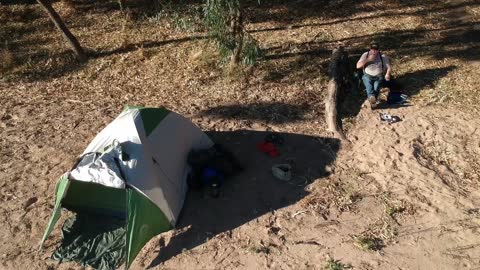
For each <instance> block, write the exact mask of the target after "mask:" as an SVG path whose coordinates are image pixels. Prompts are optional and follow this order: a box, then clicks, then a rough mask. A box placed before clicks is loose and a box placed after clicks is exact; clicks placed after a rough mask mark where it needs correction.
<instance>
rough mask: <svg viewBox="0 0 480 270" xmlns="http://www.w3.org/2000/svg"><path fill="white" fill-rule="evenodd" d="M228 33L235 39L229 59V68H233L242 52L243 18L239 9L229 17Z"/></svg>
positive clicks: (238, 61)
mask: <svg viewBox="0 0 480 270" xmlns="http://www.w3.org/2000/svg"><path fill="white" fill-rule="evenodd" d="M230 31H231V33H232V35H233V38H234V39H235V45H236V46H235V49H234V50H233V52H232V56H231V58H230V67H235V66H237V65H238V63H240V58H241V55H242V50H243V35H244V33H243V17H242V10H241V7H239V8H238V10H236V11H235V12H234V13H233V14H232V17H231V21H230Z"/></svg>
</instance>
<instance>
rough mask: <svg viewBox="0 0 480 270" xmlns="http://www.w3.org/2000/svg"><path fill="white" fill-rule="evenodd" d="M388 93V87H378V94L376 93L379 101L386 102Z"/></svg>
mask: <svg viewBox="0 0 480 270" xmlns="http://www.w3.org/2000/svg"><path fill="white" fill-rule="evenodd" d="M389 94H390V88H388V87H384V88H382V89H380V94H379V95H378V99H379V100H381V101H385V102H387V100H388V95H389Z"/></svg>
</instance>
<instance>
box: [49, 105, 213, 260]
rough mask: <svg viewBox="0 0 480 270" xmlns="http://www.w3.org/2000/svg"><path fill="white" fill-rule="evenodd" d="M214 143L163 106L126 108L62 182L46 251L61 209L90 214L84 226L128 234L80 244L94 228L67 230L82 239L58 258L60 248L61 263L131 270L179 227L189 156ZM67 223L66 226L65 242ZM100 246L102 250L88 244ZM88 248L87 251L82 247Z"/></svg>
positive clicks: (188, 122) (70, 243) (64, 248)
mask: <svg viewBox="0 0 480 270" xmlns="http://www.w3.org/2000/svg"><path fill="white" fill-rule="evenodd" d="M212 145H213V143H212V141H211V140H210V139H209V138H208V136H207V135H206V134H205V133H203V132H202V131H201V130H200V129H199V128H198V127H196V126H195V125H194V124H193V123H191V122H190V121H189V120H187V119H186V118H184V117H182V116H180V115H179V114H176V113H174V112H171V111H168V110H166V109H164V108H141V107H126V108H125V110H124V111H123V112H122V113H121V114H120V115H119V116H118V117H117V118H116V119H115V120H114V121H113V122H111V123H110V124H109V125H108V126H107V127H105V128H104V129H103V130H102V131H101V132H100V133H99V134H98V135H97V136H96V137H95V138H94V139H93V141H92V142H91V143H90V144H89V145H88V147H87V148H86V149H85V151H84V153H83V154H82V156H81V157H80V158H79V160H78V162H77V164H75V166H74V167H73V168H72V170H70V171H69V172H67V173H65V174H64V175H63V176H62V177H61V178H60V180H59V181H58V183H57V186H56V203H55V207H54V210H53V215H52V217H51V218H50V221H49V223H48V225H47V228H46V231H45V233H44V236H43V238H42V242H41V243H42V245H43V242H44V241H45V240H46V238H47V237H48V236H49V234H50V233H51V232H52V230H53V228H54V226H55V224H56V222H57V221H58V219H59V217H60V213H61V209H62V208H66V209H68V210H71V211H72V212H75V213H76V214H77V216H81V215H83V216H88V217H89V222H87V223H85V224H89V223H91V222H92V221H95V220H96V221H99V222H107V223H108V221H110V220H111V221H117V220H119V219H120V220H121V223H123V225H121V226H120V228H121V231H122V230H123V232H122V233H120V234H117V235H116V236H115V237H103V238H101V241H98V239H97V240H94V241H90V240H89V241H86V240H85V238H81V234H82V233H84V234H85V235H87V233H86V232H85V230H88V228H87V227H88V226H84V227H83V228H82V226H80V225H78V224H81V223H80V222H77V226H73V225H72V224H69V226H70V227H68V228H67V229H69V230H70V231H69V230H67V232H71V231H72V230H71V229H72V226H73V227H76V228H79V235H76V236H75V237H73V238H75V241H70V240H71V239H70V240H68V241H70V242H69V243H67V244H66V247H65V246H64V247H63V249H62V250H61V251H60V252H58V251H59V249H57V252H56V253H57V256H56V259H60V260H66V261H68V260H75V261H79V262H81V263H83V264H84V265H90V266H92V267H94V268H104V269H108V268H115V267H118V266H119V265H118V264H119V263H121V262H122V261H123V260H125V263H126V267H127V268H128V267H129V266H130V265H131V263H132V261H133V260H134V258H135V257H136V255H137V254H138V253H139V252H140V250H141V249H142V247H143V246H144V245H145V244H146V243H147V242H148V241H149V240H150V239H151V238H152V237H154V236H155V235H157V234H159V233H161V232H165V231H167V230H170V229H172V228H173V227H174V226H175V224H176V222H177V219H178V216H179V214H180V211H181V209H182V207H183V202H184V199H185V195H186V191H187V182H186V178H187V175H188V173H189V170H190V168H189V166H188V164H187V155H188V153H189V152H190V151H191V150H192V149H195V150H198V149H206V148H209V147H211V146H212ZM67 225H68V224H67V222H65V224H64V242H67V237H66V235H65V227H66V226H67ZM110 225H111V224H110ZM97 227H98V226H97ZM107 227H108V226H107ZM118 227H119V226H116V227H115V226H114V227H111V226H110V228H118ZM82 230H83V231H82ZM110 232H111V230H110ZM93 234H94V235H95V237H97V235H96V234H95V233H93ZM114 242H115V243H114ZM98 243H101V244H102V245H103V246H102V247H101V248H99V247H91V246H89V245H92V244H98ZM118 243H120V244H118ZM63 244H64V243H62V245H63ZM68 245H70V246H68ZM72 245H73V246H74V247H72ZM82 245H83V246H84V248H78V246H82ZM85 246H86V247H85ZM113 247H115V248H116V249H115V252H114V251H113V250H111V249H112V248H113ZM118 248H120V249H118ZM79 250H80V251H79ZM85 250H89V253H88V254H87V253H86V252H84V251H85ZM92 250H93V252H92ZM62 252H63V253H62ZM67 253H75V254H73V255H72V254H67ZM112 254H117V255H118V256H117V255H116V257H115V256H113V255H112ZM54 255H55V254H54ZM54 257H55V256H54ZM87 257H88V258H87ZM113 257H115V258H113Z"/></svg>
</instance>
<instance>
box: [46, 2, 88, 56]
mask: <svg viewBox="0 0 480 270" xmlns="http://www.w3.org/2000/svg"><path fill="white" fill-rule="evenodd" d="M37 2H38V3H39V4H40V5H41V6H42V7H43V9H44V10H45V11H46V12H47V14H48V16H49V17H50V19H52V21H53V23H54V24H55V26H56V27H57V28H58V30H60V32H61V33H62V35H63V37H64V38H65V39H66V40H67V42H68V43H69V44H70V46H71V47H72V50H73V51H74V52H75V54H76V55H77V58H78V60H79V61H80V62H85V61H86V60H87V56H86V54H85V52H84V51H83V48H82V46H80V43H79V42H78V40H77V38H75V36H74V35H73V34H72V33H71V32H70V31H69V30H68V28H67V27H66V26H65V24H64V23H63V21H62V18H60V15H58V13H57V12H56V11H55V10H54V9H53V7H52V5H51V4H50V2H49V0H37Z"/></svg>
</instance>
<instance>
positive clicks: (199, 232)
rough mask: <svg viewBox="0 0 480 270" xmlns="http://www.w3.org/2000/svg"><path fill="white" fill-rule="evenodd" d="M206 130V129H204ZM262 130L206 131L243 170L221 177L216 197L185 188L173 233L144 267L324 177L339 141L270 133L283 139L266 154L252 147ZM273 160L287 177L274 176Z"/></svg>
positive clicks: (293, 198)
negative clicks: (287, 169) (287, 168)
mask: <svg viewBox="0 0 480 270" xmlns="http://www.w3.org/2000/svg"><path fill="white" fill-rule="evenodd" d="M207 133H208V132H207ZM267 134H269V133H268V132H259V131H250V130H239V131H233V132H209V133H208V135H209V136H210V137H211V138H212V140H213V141H214V142H216V143H219V144H221V145H222V146H223V147H224V148H226V149H227V150H228V151H231V152H232V154H233V155H234V156H235V157H236V158H237V159H238V161H239V162H240V164H241V165H242V167H243V170H242V171H241V172H239V173H238V174H236V175H235V176H233V177H231V178H230V179H227V180H226V182H225V184H224V185H223V187H222V190H221V194H220V197H219V198H216V199H214V198H211V197H210V196H208V195H205V191H203V192H202V191H190V192H189V193H188V195H187V199H186V201H185V205H184V207H183V210H182V214H181V217H180V219H179V223H177V229H178V232H179V233H178V234H176V235H174V236H173V237H172V238H171V240H170V241H169V242H168V244H166V245H165V246H163V244H161V243H160V246H162V247H161V248H160V251H159V254H158V256H157V257H156V258H155V259H153V261H152V262H151V264H150V267H154V266H156V265H159V264H161V263H163V262H165V261H166V260H168V259H170V258H172V257H173V256H176V255H177V254H179V253H181V252H182V251H184V250H189V249H193V248H195V247H196V246H199V245H201V244H203V243H205V242H207V241H208V239H209V238H212V237H214V236H215V235H217V234H220V233H223V232H229V231H230V230H233V229H235V228H238V227H240V226H242V225H243V224H246V223H248V222H249V221H251V220H254V219H256V218H258V217H260V216H262V215H264V214H266V213H269V212H271V211H273V210H277V209H280V208H283V207H286V206H289V205H292V204H294V203H296V202H298V201H299V200H301V199H302V198H304V197H305V196H306V195H307V194H308V192H307V191H306V190H305V186H306V185H307V184H308V183H311V182H312V181H314V180H317V179H319V178H322V177H325V176H327V175H328V173H327V172H326V170H325V167H326V166H327V165H328V164H331V163H333V162H334V160H335V158H336V156H337V152H338V150H339V147H340V141H339V140H337V139H332V138H321V137H313V136H307V135H301V134H287V133H275V135H277V136H281V137H282V138H283V139H284V142H283V144H281V145H279V147H278V150H279V152H280V155H279V156H277V157H270V156H268V155H267V154H265V153H263V152H261V151H260V150H259V149H258V148H257V144H258V143H261V142H262V141H263V140H264V138H265V137H266V135H267ZM278 163H289V164H290V165H292V179H291V180H290V181H288V182H285V181H282V180H279V179H276V178H275V177H274V176H273V175H272V173H271V167H272V165H274V164H278Z"/></svg>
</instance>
